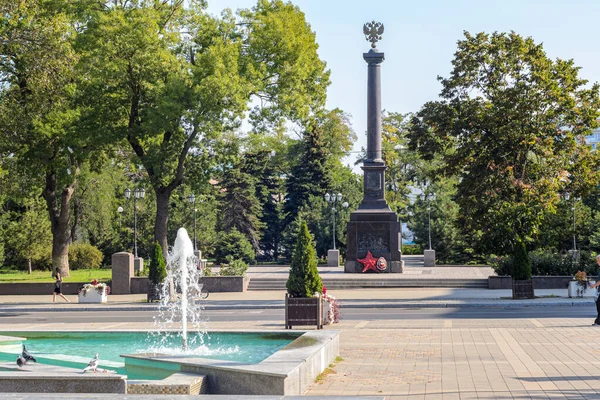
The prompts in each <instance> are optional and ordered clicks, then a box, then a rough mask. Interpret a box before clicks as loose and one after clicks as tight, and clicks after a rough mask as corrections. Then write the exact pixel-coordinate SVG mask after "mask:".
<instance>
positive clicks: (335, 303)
mask: <svg viewBox="0 0 600 400" xmlns="http://www.w3.org/2000/svg"><path fill="white" fill-rule="evenodd" d="M323 301H325V302H327V303H329V307H327V319H326V321H327V323H329V324H334V323H336V322H340V302H339V300H338V299H336V298H335V297H334V296H332V295H330V294H327V288H326V287H325V286H323Z"/></svg>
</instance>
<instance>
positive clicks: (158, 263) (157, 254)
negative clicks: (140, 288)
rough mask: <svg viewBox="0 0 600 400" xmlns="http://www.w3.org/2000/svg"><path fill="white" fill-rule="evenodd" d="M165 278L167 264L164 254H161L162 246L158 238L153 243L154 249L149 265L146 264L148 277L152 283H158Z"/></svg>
mask: <svg viewBox="0 0 600 400" xmlns="http://www.w3.org/2000/svg"><path fill="white" fill-rule="evenodd" d="M166 278H167V264H166V262H165V256H164V255H163V251H162V247H161V246H160V243H158V240H157V241H156V243H155V244H154V251H153V252H152V259H150V265H149V266H148V279H150V282H152V284H154V285H159V284H161V283H163V282H164V281H165V279H166Z"/></svg>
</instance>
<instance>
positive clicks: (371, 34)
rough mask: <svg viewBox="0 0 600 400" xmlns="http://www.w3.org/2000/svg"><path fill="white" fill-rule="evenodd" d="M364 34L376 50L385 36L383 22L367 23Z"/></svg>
mask: <svg viewBox="0 0 600 400" xmlns="http://www.w3.org/2000/svg"><path fill="white" fill-rule="evenodd" d="M363 32H364V34H365V37H366V39H367V41H368V42H371V47H372V48H375V43H377V42H378V41H379V40H381V35H383V24H382V23H381V22H375V21H372V22H367V23H366V24H365V25H364V26H363Z"/></svg>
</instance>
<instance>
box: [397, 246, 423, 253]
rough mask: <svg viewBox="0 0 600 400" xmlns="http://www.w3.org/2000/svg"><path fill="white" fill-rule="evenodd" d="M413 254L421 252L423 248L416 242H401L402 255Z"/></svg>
mask: <svg viewBox="0 0 600 400" xmlns="http://www.w3.org/2000/svg"><path fill="white" fill-rule="evenodd" d="M415 254H423V248H421V246H420V245H418V244H403V245H402V255H405V256H412V255H415Z"/></svg>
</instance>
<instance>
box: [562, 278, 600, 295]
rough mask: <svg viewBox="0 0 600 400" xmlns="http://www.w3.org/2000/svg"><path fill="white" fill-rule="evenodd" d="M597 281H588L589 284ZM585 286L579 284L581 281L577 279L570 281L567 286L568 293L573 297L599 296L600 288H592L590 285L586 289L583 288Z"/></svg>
mask: <svg viewBox="0 0 600 400" xmlns="http://www.w3.org/2000/svg"><path fill="white" fill-rule="evenodd" d="M594 283H596V282H595V281H589V282H588V286H589V285H591V284H594ZM582 289H583V288H582V287H581V285H580V284H579V282H577V281H569V287H568V288H567V294H568V295H569V297H571V298H573V297H597V296H598V289H597V288H594V289H590V288H589V287H587V288H586V289H585V291H583V290H582Z"/></svg>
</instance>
